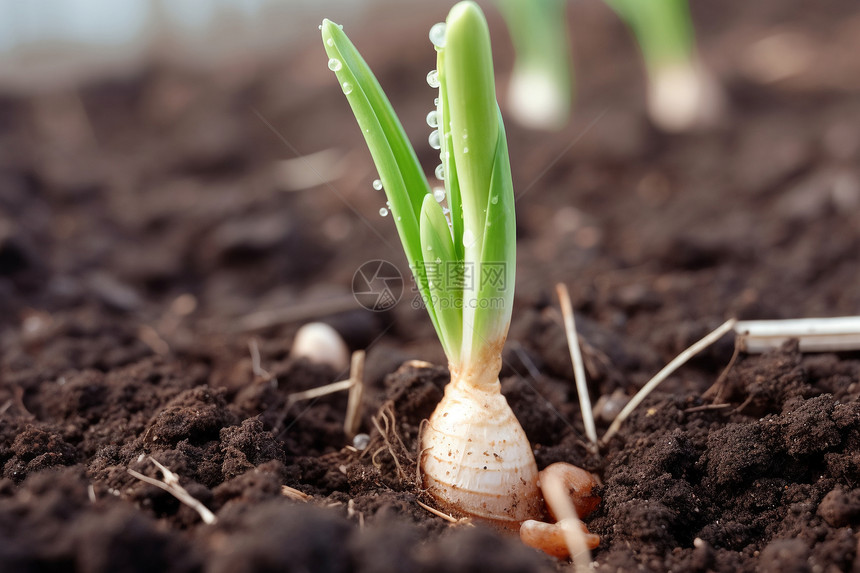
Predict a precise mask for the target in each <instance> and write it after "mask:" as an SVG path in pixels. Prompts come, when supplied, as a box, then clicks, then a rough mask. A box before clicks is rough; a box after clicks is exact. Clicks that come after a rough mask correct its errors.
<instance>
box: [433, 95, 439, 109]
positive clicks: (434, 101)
mask: <svg viewBox="0 0 860 573" xmlns="http://www.w3.org/2000/svg"><path fill="white" fill-rule="evenodd" d="M433 105H435V106H436V107H439V98H437V97H434V98H433Z"/></svg>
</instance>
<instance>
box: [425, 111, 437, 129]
mask: <svg viewBox="0 0 860 573" xmlns="http://www.w3.org/2000/svg"><path fill="white" fill-rule="evenodd" d="M427 125H429V126H430V127H437V126H438V125H439V114H438V113H436V110H435V109H434V110H432V111H431V112H430V113H428V114H427Z"/></svg>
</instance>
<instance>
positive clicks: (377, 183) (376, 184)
mask: <svg viewBox="0 0 860 573" xmlns="http://www.w3.org/2000/svg"><path fill="white" fill-rule="evenodd" d="M373 188H374V189H376V190H377V191H382V181H380V180H379V179H374V180H373Z"/></svg>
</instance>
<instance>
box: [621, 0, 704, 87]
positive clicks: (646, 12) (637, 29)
mask: <svg viewBox="0 0 860 573" xmlns="http://www.w3.org/2000/svg"><path fill="white" fill-rule="evenodd" d="M606 3H607V4H609V6H610V7H611V8H612V9H613V10H615V12H616V13H617V14H618V15H619V16H620V17H621V18H622V19H623V20H624V21H625V22H627V25H628V26H630V29H631V30H633V33H634V35H635V36H636V40H637V41H638V43H639V48H640V49H641V50H642V55H643V56H644V58H645V63H646V65H647V66H648V72H649V73H653V71H654V69H655V68H659V67H661V66H666V65H672V64H678V63H685V62H688V61H689V60H690V58H691V57H692V54H693V50H694V44H695V40H694V33H693V21H692V18H691V17H690V6H689V4H688V3H687V0H647V1H644V0H606Z"/></svg>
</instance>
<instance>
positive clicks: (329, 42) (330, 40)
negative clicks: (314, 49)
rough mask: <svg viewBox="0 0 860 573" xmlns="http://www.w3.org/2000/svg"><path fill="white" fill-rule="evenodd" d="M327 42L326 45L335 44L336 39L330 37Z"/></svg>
mask: <svg viewBox="0 0 860 573" xmlns="http://www.w3.org/2000/svg"><path fill="white" fill-rule="evenodd" d="M325 43H326V46H334V39H332V38H329V39H328V40H326V41H325Z"/></svg>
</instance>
